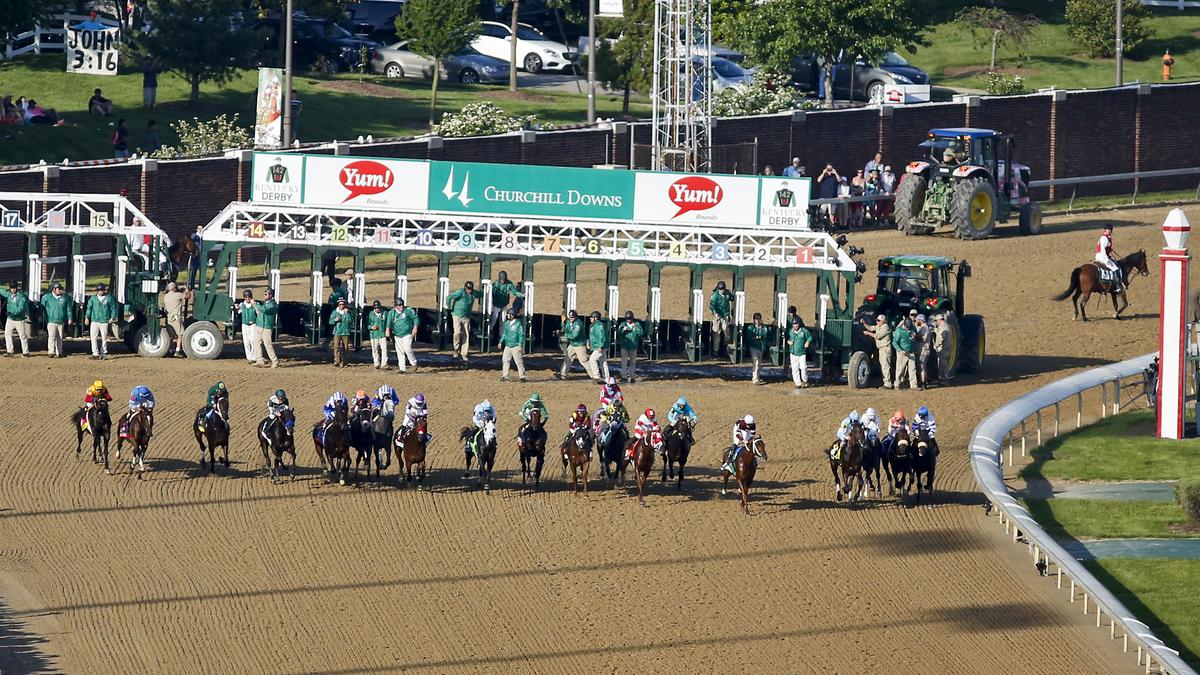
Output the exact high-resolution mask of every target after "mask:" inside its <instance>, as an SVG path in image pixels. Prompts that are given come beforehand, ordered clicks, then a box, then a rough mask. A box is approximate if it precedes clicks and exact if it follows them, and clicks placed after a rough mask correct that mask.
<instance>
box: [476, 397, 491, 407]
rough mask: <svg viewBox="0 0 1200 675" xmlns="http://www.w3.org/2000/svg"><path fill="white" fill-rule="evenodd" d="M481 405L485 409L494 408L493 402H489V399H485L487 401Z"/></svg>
mask: <svg viewBox="0 0 1200 675" xmlns="http://www.w3.org/2000/svg"><path fill="white" fill-rule="evenodd" d="M479 405H481V406H483V407H485V408H491V407H492V402H491V401H489V400H487V399H486V398H485V399H483V403H480V404H479Z"/></svg>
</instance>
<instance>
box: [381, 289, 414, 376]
mask: <svg viewBox="0 0 1200 675" xmlns="http://www.w3.org/2000/svg"><path fill="white" fill-rule="evenodd" d="M420 324H421V320H420V318H419V317H417V310H415V309H413V308H412V307H405V306H404V300H402V299H400V298H396V307H395V308H394V309H393V310H392V311H390V312H388V319H387V329H388V335H391V336H392V337H394V338H395V339H396V366H397V370H399V371H400V372H402V373H403V372H406V371H407V370H408V366H412V369H413V370H416V369H417V357H416V356H414V355H413V348H412V343H413V340H414V339H416V337H417V326H419V325H420Z"/></svg>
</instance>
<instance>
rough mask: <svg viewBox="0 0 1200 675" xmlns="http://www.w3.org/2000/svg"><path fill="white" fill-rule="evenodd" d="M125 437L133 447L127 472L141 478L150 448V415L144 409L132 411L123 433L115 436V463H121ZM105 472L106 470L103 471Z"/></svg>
mask: <svg viewBox="0 0 1200 675" xmlns="http://www.w3.org/2000/svg"><path fill="white" fill-rule="evenodd" d="M126 437H128V438H129V444H130V445H132V446H133V457H131V458H130V460H129V472H130V473H133V472H134V471H136V472H137V477H138V478H141V477H142V472H143V471H145V470H146V450H147V449H148V448H149V447H150V413H149V412H147V411H146V409H145V408H138V409H137V410H135V411H133V415H132V416H131V417H130V418H129V421H128V422H126V423H125V433H124V434H117V461H118V462H120V461H121V446H122V444H124V443H125V439H126ZM105 470H106V471H107V469H105Z"/></svg>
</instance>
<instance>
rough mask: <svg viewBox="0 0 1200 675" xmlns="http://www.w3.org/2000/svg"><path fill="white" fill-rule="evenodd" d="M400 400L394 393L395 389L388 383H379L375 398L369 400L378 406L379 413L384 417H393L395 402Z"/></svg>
mask: <svg viewBox="0 0 1200 675" xmlns="http://www.w3.org/2000/svg"><path fill="white" fill-rule="evenodd" d="M399 402H400V397H399V396H397V395H396V390H395V389H393V388H392V385H390V384H381V385H379V389H378V390H377V391H376V392H375V398H374V400H372V401H371V403H372V405H374V406H375V407H376V408H379V411H380V414H382V415H383V416H384V417H395V415H396V404H397V403H399Z"/></svg>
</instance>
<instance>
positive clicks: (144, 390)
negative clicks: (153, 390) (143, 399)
mask: <svg viewBox="0 0 1200 675" xmlns="http://www.w3.org/2000/svg"><path fill="white" fill-rule="evenodd" d="M133 393H135V394H137V395H138V396H146V395H148V394H149V393H150V387H147V386H146V385H144V384H139V385H138V386H137V387H136V388H134V390H133Z"/></svg>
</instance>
